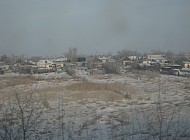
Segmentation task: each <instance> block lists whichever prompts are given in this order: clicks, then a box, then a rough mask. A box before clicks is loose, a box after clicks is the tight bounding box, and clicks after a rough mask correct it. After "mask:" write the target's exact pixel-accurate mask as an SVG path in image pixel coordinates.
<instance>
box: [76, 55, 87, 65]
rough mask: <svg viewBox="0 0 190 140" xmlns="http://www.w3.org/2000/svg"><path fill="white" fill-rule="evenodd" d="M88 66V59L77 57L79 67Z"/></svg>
mask: <svg viewBox="0 0 190 140" xmlns="http://www.w3.org/2000/svg"><path fill="white" fill-rule="evenodd" d="M86 65H87V62H86V57H84V56H81V57H77V61H76V66H77V67H86Z"/></svg>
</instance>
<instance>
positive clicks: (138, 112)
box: [0, 70, 190, 140]
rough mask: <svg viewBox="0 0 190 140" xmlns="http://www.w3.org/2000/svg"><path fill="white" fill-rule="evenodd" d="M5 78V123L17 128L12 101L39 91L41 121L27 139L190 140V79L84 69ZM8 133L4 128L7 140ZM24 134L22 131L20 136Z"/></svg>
mask: <svg viewBox="0 0 190 140" xmlns="http://www.w3.org/2000/svg"><path fill="white" fill-rule="evenodd" d="M0 79H1V81H0V84H1V85H0V97H1V102H0V105H1V124H0V125H1V126H2V125H3V126H5V124H8V125H7V126H6V127H7V128H9V127H11V126H10V124H9V123H7V122H6V121H8V120H6V121H5V119H4V115H5V109H4V108H6V106H7V103H8V101H9V99H10V100H11V101H10V102H9V103H13V101H12V100H14V97H15V96H14V95H15V92H16V93H17V94H16V95H18V93H22V94H27V93H32V94H34V95H35V97H36V101H39V103H40V104H41V105H42V107H43V109H42V111H41V115H40V116H39V118H37V120H35V121H36V122H35V123H36V124H35V125H32V127H31V128H29V129H27V130H26V132H25V133H26V135H28V138H27V139H40V140H41V139H52V140H62V139H64V140H70V139H73V140H80V139H81V140H85V139H87V140H95V139H96V140H110V139H112V140H117V139H118V140H122V139H123V140H124V139H131V140H132V139H133V140H146V139H150V140H151V139H162V140H164V139H166V140H169V139H171V140H173V139H183V140H188V139H190V138H189V137H190V125H189V124H190V123H189V122H190V120H189V115H190V79H189V78H185V77H176V76H168V75H160V74H155V73H151V72H145V73H142V72H139V73H138V72H135V73H126V74H123V75H89V74H88V73H87V72H86V71H84V70H78V71H77V78H72V77H71V76H69V75H67V74H66V73H61V74H56V73H49V74H40V75H16V74H8V75H3V76H1V77H0ZM19 97H20V96H19ZM16 101H17V100H16ZM19 101H20V100H19ZM16 103H17V102H16ZM23 103H25V102H24V100H23ZM15 106H16V105H15ZM15 108H16V107H15ZM30 111H31V109H28V110H27V112H26V118H24V119H26V120H27V119H28V118H29V117H28V116H29V114H30ZM36 114H37V113H33V114H32V115H34V116H35V115H36ZM14 119H15V118H14ZM19 119H20V118H16V119H15V120H16V121H13V124H12V125H14V127H15V128H17V127H18V126H19V128H20V125H19V123H21V126H25V125H22V124H23V122H22V120H21V121H20V120H19ZM28 120H29V119H28ZM5 122H6V123H5ZM26 122H27V121H26ZM28 122H29V121H28ZM37 122H38V123H37ZM17 125H18V126H17ZM26 126H27V125H26ZM34 126H35V127H34ZM14 127H13V128H14ZM8 130H10V129H8ZM5 132H8V131H5V129H4V127H1V129H0V134H1V138H2V135H3V136H5ZM9 132H12V133H17V132H16V130H14V129H13V131H9ZM7 135H8V133H7ZM13 136H14V135H13ZM22 137H23V132H22V131H21V132H20V135H19V136H18V138H22ZM1 138H0V139H1Z"/></svg>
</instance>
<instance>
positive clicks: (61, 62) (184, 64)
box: [0, 55, 190, 74]
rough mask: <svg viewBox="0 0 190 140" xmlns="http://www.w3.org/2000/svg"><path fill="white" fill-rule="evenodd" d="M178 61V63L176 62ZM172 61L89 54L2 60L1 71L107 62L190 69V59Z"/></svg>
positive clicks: (122, 65)
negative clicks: (71, 57) (11, 63)
mask: <svg viewBox="0 0 190 140" xmlns="http://www.w3.org/2000/svg"><path fill="white" fill-rule="evenodd" d="M175 62H177V63H175ZM175 62H170V61H169V60H167V59H166V57H164V56H163V55H146V56H144V57H142V56H141V57H139V56H126V57H122V58H120V57H116V56H89V57H84V56H82V57H77V59H76V61H74V62H71V61H68V59H67V58H66V57H59V58H56V59H40V60H38V61H37V62H34V61H31V60H25V61H24V63H22V64H20V63H15V64H14V65H5V64H4V63H3V62H0V73H1V74H3V73H4V72H11V71H12V72H20V73H46V72H61V71H63V70H64V69H65V68H73V69H75V68H78V67H80V68H81V67H83V68H86V69H87V68H88V69H90V70H104V67H103V66H104V65H105V64H106V63H110V64H114V66H117V67H118V68H121V69H139V70H157V71H158V70H162V71H167V72H168V73H172V72H171V71H172V70H174V69H178V70H182V69H183V70H185V69H186V70H187V71H188V70H190V61H189V60H188V59H182V58H179V59H176V61H175Z"/></svg>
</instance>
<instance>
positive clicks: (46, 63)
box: [37, 59, 53, 70]
mask: <svg viewBox="0 0 190 140" xmlns="http://www.w3.org/2000/svg"><path fill="white" fill-rule="evenodd" d="M37 66H38V68H44V69H49V70H50V69H52V66H53V61H52V60H49V59H44V60H39V61H38V62H37Z"/></svg>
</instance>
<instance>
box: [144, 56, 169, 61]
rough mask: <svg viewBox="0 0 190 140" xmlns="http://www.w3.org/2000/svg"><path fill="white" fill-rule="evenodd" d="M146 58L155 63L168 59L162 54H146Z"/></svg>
mask: <svg viewBox="0 0 190 140" xmlns="http://www.w3.org/2000/svg"><path fill="white" fill-rule="evenodd" d="M147 59H148V60H151V61H154V62H157V63H167V62H168V60H167V59H166V58H165V57H164V56H163V55H147Z"/></svg>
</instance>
